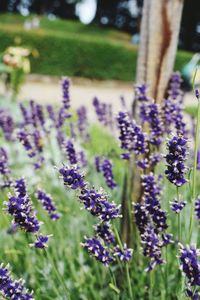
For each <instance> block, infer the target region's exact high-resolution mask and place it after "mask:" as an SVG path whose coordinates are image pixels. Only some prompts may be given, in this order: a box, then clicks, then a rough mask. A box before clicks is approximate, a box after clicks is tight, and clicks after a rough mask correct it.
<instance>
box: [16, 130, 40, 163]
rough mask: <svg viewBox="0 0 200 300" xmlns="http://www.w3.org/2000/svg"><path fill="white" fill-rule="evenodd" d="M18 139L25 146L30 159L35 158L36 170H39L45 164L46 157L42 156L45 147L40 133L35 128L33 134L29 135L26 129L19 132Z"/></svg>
mask: <svg viewBox="0 0 200 300" xmlns="http://www.w3.org/2000/svg"><path fill="white" fill-rule="evenodd" d="M17 138H18V140H19V141H20V143H21V144H22V145H23V147H24V149H25V151H26V152H27V155H28V156H29V157H30V158H33V157H34V158H35V159H34V161H33V165H34V168H35V169H39V168H40V167H41V166H42V164H43V162H44V157H43V155H42V153H43V147H44V145H43V137H42V136H41V133H40V131H39V130H38V129H37V128H35V129H34V130H33V132H32V133H29V132H28V130H27V129H26V128H25V127H24V128H21V129H19V130H18V132H17Z"/></svg>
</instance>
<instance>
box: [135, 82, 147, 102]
mask: <svg viewBox="0 0 200 300" xmlns="http://www.w3.org/2000/svg"><path fill="white" fill-rule="evenodd" d="M147 92H148V87H147V85H146V84H137V85H136V86H135V94H136V99H137V100H138V101H140V102H149V101H150V98H149V97H148V96H147Z"/></svg>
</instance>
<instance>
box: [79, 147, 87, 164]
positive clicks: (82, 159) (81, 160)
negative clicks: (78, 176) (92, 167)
mask: <svg viewBox="0 0 200 300" xmlns="http://www.w3.org/2000/svg"><path fill="white" fill-rule="evenodd" d="M78 158H79V163H80V165H81V167H83V168H85V167H87V165H88V161H87V158H86V155H85V152H84V151H80V152H79V153H78Z"/></svg>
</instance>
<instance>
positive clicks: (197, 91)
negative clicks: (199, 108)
mask: <svg viewBox="0 0 200 300" xmlns="http://www.w3.org/2000/svg"><path fill="white" fill-rule="evenodd" d="M195 96H196V98H197V99H198V100H199V97H200V95H199V90H198V89H196V90H195Z"/></svg>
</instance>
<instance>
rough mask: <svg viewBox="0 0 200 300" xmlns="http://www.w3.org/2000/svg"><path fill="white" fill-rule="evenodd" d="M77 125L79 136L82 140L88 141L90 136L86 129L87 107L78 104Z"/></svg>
mask: <svg viewBox="0 0 200 300" xmlns="http://www.w3.org/2000/svg"><path fill="white" fill-rule="evenodd" d="M77 116H78V121H77V127H78V131H79V134H80V137H81V138H82V139H83V141H84V142H88V141H89V139H90V137H89V133H88V131H87V129H88V118H87V109H86V107H85V106H80V107H79V108H78V109H77Z"/></svg>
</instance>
